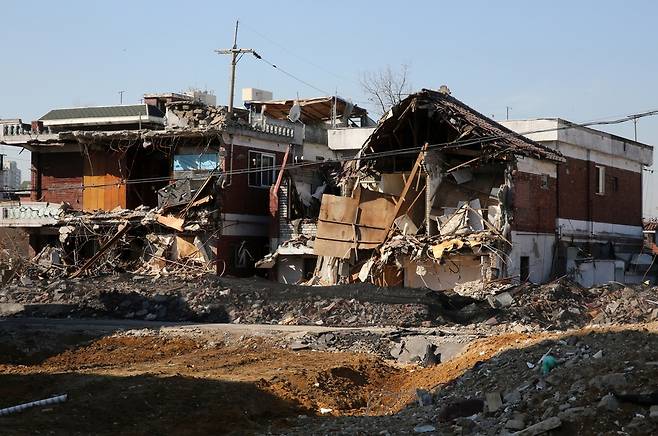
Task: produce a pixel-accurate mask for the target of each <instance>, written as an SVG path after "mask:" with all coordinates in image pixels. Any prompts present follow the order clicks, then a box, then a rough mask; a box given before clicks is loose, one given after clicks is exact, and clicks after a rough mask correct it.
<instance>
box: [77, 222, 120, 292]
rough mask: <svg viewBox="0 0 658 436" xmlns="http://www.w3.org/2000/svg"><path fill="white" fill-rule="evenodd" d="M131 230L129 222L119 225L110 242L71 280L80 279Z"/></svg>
mask: <svg viewBox="0 0 658 436" xmlns="http://www.w3.org/2000/svg"><path fill="white" fill-rule="evenodd" d="M128 229H130V223H129V222H128V221H126V222H124V223H122V224H119V228H118V230H117V232H116V233H115V234H114V236H112V237H111V238H110V240H109V241H107V242H106V243H105V244H104V245H103V246H102V247H101V248H100V249H99V250H98V251H97V252H96V254H94V255H93V256H92V257H91V258H90V259H89V260H88V261H86V262H85V264H84V265H82V266H81V267H80V269H79V270H77V271H76V272H74V273H73V274H71V276H70V277H71V278H72V279H74V278H76V277H79V276H80V274H82V273H83V272H85V271H86V270H87V269H89V267H90V266H92V265H93V264H95V263H96V262H98V260H99V259H100V258H101V257H102V256H103V255H104V254H105V253H106V252H107V251H108V250H109V249H110V248H112V246H113V245H114V244H116V243H117V241H118V240H119V239H120V238H121V237H122V236H123V235H125V234H126V232H127V231H128Z"/></svg>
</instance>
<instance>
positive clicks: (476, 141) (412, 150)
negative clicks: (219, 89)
mask: <svg viewBox="0 0 658 436" xmlns="http://www.w3.org/2000/svg"><path fill="white" fill-rule="evenodd" d="M654 115H658V110H651V111H646V112H642V113H637V114H632V115H627V116H624V117H622V118H618V119H613V120H603V121H589V122H585V123H580V124H577V123H569V124H567V125H564V126H558V127H552V128H546V129H538V130H531V131H527V132H522V133H515V132H511V131H510V132H509V133H503V134H500V135H489V136H482V137H477V138H472V139H464V140H457V141H450V142H442V143H436V144H429V145H427V149H428V150H431V149H435V148H442V149H446V148H461V147H465V146H468V145H473V144H483V143H487V142H493V141H497V140H501V139H506V138H509V137H518V136H523V135H530V134H534V133H547V132H553V131H561V130H568V129H573V128H577V127H589V126H594V125H608V124H619V123H622V122H627V121H632V120H634V119H639V118H643V117H647V116H654ZM422 148H423V146H413V147H407V148H400V149H395V150H389V151H383V152H376V153H370V154H366V155H360V153H357V154H356V155H354V156H349V157H343V158H339V159H330V160H324V161H312V162H310V161H309V162H299V163H292V164H286V165H285V168H287V169H296V168H303V167H308V166H317V165H327V164H340V163H346V162H350V161H367V160H373V159H379V158H382V157H390V156H398V155H404V154H413V153H418V152H419V151H420V150H421V149H422ZM283 166H284V165H283V164H281V165H272V166H269V167H259V168H242V169H234V170H232V171H223V172H221V174H222V175H227V176H228V175H230V176H233V175H241V174H251V173H260V172H265V171H274V170H281V169H282V168H283ZM218 169H219V165H217V166H216V167H215V168H214V169H213V170H212V172H213V173H214V172H215V171H217V170H218ZM206 178H207V175H206V176H203V177H201V176H200V177H192V178H190V177H179V178H172V177H169V176H161V177H150V178H141V179H132V180H120V181H117V182H113V183H105V184H95V185H84V186H80V185H69V186H64V185H60V186H55V187H50V188H42V189H41V191H60V190H84V189H91V188H102V187H109V186H121V185H134V184H141V183H157V182H172V181H177V180H184V179H190V180H205V179H206ZM30 191H36V190H35V189H29V190H25V189H17V190H0V193H16V192H30Z"/></svg>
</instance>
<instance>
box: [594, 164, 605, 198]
mask: <svg viewBox="0 0 658 436" xmlns="http://www.w3.org/2000/svg"><path fill="white" fill-rule="evenodd" d="M594 168H595V171H596V195H605V167H604V166H603V165H595V166H594Z"/></svg>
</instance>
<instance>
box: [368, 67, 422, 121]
mask: <svg viewBox="0 0 658 436" xmlns="http://www.w3.org/2000/svg"><path fill="white" fill-rule="evenodd" d="M408 75H409V65H406V64H402V65H400V69H399V70H393V69H391V66H390V65H387V66H386V68H382V69H380V70H378V71H366V72H365V73H363V74H362V76H361V80H360V82H361V88H362V89H363V91H364V92H365V94H366V97H367V99H368V101H370V102H371V103H372V104H373V105H375V106H376V107H377V109H378V110H380V109H381V113H382V114H384V113H386V111H388V110H389V109H390V108H391V106H394V105H396V104H398V103H399V102H400V101H402V99H403V98H404V97H406V96H407V95H408V94H409V93H410V91H411V85H410V84H409V78H408Z"/></svg>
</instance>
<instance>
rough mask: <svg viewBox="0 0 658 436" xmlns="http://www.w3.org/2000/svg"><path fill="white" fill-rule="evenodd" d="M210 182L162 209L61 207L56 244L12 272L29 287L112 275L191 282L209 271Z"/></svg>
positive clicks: (212, 231) (214, 223) (213, 230)
mask: <svg viewBox="0 0 658 436" xmlns="http://www.w3.org/2000/svg"><path fill="white" fill-rule="evenodd" d="M214 180H216V177H214V176H209V177H208V179H207V180H206V183H204V184H203V185H202V187H201V188H199V189H197V190H196V191H192V194H191V196H192V197H191V198H188V201H186V202H182V203H178V204H175V205H166V206H164V207H161V208H153V209H149V208H146V207H137V208H135V209H121V208H116V209H114V210H112V211H98V212H81V211H74V210H71V209H68V208H64V212H63V213H62V214H60V215H59V217H58V218H57V223H56V224H55V226H56V227H58V228H59V237H58V239H57V241H56V243H51V244H50V245H45V246H44V248H43V249H42V250H41V251H40V252H39V253H38V254H37V255H36V256H35V257H34V258H33V259H32V260H31V261H28V262H26V263H24V264H23V265H22V266H21V268H20V271H17V273H18V274H19V276H20V280H21V282H22V283H23V285H25V286H28V284H26V281H28V280H34V279H36V278H50V279H54V278H63V277H67V276H70V277H71V278H75V277H77V276H79V275H85V276H98V275H100V274H107V273H112V272H132V273H136V274H141V275H152V276H156V275H158V276H161V275H170V274H176V275H180V276H182V277H189V278H191V277H197V276H199V275H200V274H203V273H208V272H211V271H213V270H214V269H215V268H214V251H216V250H214V245H215V243H216V234H217V227H218V226H219V225H220V223H219V221H218V215H217V212H216V208H215V202H214V199H213V197H212V195H210V194H209V192H210V191H212V190H210V189H208V187H209V186H211V185H212V183H214V182H213V181H214ZM206 191H207V192H208V195H206ZM201 194H203V195H205V197H203V195H201ZM199 197H203V200H204V201H200V200H199ZM94 246H95V247H97V248H96V249H91V250H90V247H94Z"/></svg>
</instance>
